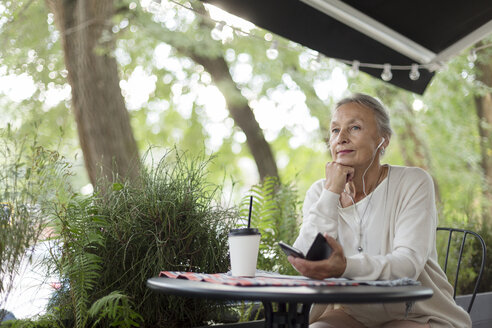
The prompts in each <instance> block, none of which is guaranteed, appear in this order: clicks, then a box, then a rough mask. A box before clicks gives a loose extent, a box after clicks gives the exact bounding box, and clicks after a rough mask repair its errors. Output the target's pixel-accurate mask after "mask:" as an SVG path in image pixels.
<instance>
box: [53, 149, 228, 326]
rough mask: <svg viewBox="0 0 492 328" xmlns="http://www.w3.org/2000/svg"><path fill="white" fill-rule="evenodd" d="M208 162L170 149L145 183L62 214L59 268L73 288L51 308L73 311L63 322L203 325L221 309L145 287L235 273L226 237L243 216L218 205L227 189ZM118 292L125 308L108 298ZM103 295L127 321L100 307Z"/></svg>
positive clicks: (119, 187)
mask: <svg viewBox="0 0 492 328" xmlns="http://www.w3.org/2000/svg"><path fill="white" fill-rule="evenodd" d="M209 161H210V159H204V158H202V157H193V158H191V157H189V156H186V155H185V154H183V153H180V152H178V151H176V150H175V151H170V152H168V153H167V154H166V155H165V156H163V157H162V159H160V160H159V161H157V163H155V164H154V163H152V164H151V165H150V167H149V168H143V170H142V172H141V179H140V181H139V182H138V183H136V184H131V183H129V182H121V183H114V184H113V185H112V188H109V189H106V188H105V193H104V195H100V196H98V197H94V198H88V199H85V200H78V201H77V202H75V203H74V204H73V206H72V207H67V210H65V211H60V212H59V213H60V214H61V215H59V218H60V220H59V231H60V234H61V236H62V240H61V244H60V249H61V253H62V256H61V260H60V261H59V266H60V268H61V272H62V273H63V274H64V278H66V281H67V282H66V285H67V288H61V289H60V291H59V293H58V294H57V295H56V298H55V300H56V302H54V304H52V306H53V308H60V307H61V308H63V307H65V308H67V309H68V311H62V313H63V315H65V316H66V318H64V319H67V318H68V319H70V320H72V321H74V322H75V323H77V325H76V326H80V327H83V326H84V325H85V324H86V323H88V322H93V321H94V320H97V321H98V325H99V326H102V327H105V326H109V325H110V324H113V325H115V322H118V320H119V321H121V320H123V321H125V320H127V321H126V323H127V324H128V325H127V326H131V325H130V324H131V321H134V323H135V324H133V325H134V326H136V325H140V324H142V325H143V326H145V327H157V326H160V327H183V326H193V325H201V324H203V322H204V321H206V320H209V319H210V318H211V316H213V315H214V313H215V312H217V311H218V310H220V308H221V306H220V304H218V303H217V302H211V301H206V300H201V299H185V298H182V297H173V296H166V295H163V294H158V293H155V292H152V291H151V290H149V289H148V288H147V287H146V281H147V279H149V278H150V277H153V276H157V275H158V274H159V272H160V271H161V270H171V271H194V272H225V271H227V270H228V266H229V259H228V244H227V235H228V231H229V229H230V228H231V226H232V225H233V224H235V222H236V218H237V212H236V211H234V210H231V209H224V208H222V207H221V206H220V205H218V203H217V202H216V200H217V199H218V197H217V196H219V192H220V189H219V188H218V187H217V186H214V185H212V184H209V183H207V181H206V175H207V174H206V168H207V165H208V163H209ZM64 263H66V264H67V265H68V266H65V265H64ZM60 264H61V265H60ZM114 291H119V292H118V293H117V295H119V296H118V299H119V300H120V301H121V302H119V303H118V302H115V300H116V299H115V297H116V296H114V294H113V297H109V298H108V296H107V295H111V294H110V293H111V292H114ZM104 297H106V301H107V302H106V303H107V305H112V306H113V307H119V309H117V310H124V311H123V312H125V313H127V314H128V315H127V316H126V317H125V318H126V319H125V318H123V319H122V318H121V317H117V316H113V317H111V316H109V314H110V313H111V311H109V312H108V311H105V310H104V304H101V301H99V303H94V302H96V301H97V300H101V299H104ZM109 301H111V302H109ZM108 302H109V303H108ZM91 304H93V305H92V309H93V311H90V310H89V306H90V305H91ZM96 304H97V306H96ZM121 307H124V308H121ZM95 308H98V309H99V311H96V309H95ZM90 313H93V314H94V317H93V318H92V317H90V316H89V314H90ZM140 316H141V318H143V322H142V321H140V320H139V318H140ZM116 325H117V324H116ZM119 326H121V325H119Z"/></svg>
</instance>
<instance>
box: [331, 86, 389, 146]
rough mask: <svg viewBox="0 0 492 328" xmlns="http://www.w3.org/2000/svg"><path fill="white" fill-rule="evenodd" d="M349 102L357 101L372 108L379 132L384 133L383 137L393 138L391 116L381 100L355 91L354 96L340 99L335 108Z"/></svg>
mask: <svg viewBox="0 0 492 328" xmlns="http://www.w3.org/2000/svg"><path fill="white" fill-rule="evenodd" d="M349 103H357V104H359V105H362V106H364V107H367V108H369V109H372V111H373V112H374V116H375V117H376V123H377V125H378V129H379V132H380V133H381V134H382V135H383V137H384V136H386V137H387V138H388V139H389V138H391V135H392V134H393V130H392V129H391V124H390V117H389V114H388V111H387V110H386V108H385V107H384V105H383V104H382V103H381V102H380V101H379V100H377V99H376V98H374V97H371V96H369V95H365V94H363V93H355V94H353V95H352V96H349V97H345V98H343V99H341V100H340V101H338V102H337V104H336V106H335V110H337V109H338V108H339V107H340V106H342V105H345V104H349Z"/></svg>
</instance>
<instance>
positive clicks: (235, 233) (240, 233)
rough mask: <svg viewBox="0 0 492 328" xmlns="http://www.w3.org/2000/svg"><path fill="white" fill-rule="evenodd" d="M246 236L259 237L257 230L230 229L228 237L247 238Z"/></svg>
mask: <svg viewBox="0 0 492 328" xmlns="http://www.w3.org/2000/svg"><path fill="white" fill-rule="evenodd" d="M248 235H261V234H260V232H259V231H258V228H239V229H231V231H230V232H229V236H248Z"/></svg>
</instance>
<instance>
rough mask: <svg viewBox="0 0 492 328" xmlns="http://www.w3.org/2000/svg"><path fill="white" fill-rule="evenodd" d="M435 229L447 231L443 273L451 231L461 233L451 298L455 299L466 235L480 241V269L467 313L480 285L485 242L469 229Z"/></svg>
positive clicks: (449, 245) (446, 266) (445, 269)
mask: <svg viewBox="0 0 492 328" xmlns="http://www.w3.org/2000/svg"><path fill="white" fill-rule="evenodd" d="M437 231H447V233H448V243H447V247H446V255H445V259H444V268H443V270H444V272H445V273H447V268H448V258H449V255H450V248H451V240H452V237H453V233H460V234H462V237H461V242H460V249H459V255H458V261H457V265H456V273H455V277H454V284H453V289H454V292H453V299H456V288H457V285H458V278H459V273H460V267H461V260H462V258H463V251H464V248H465V242H466V237H467V236H468V235H471V236H473V237H474V238H476V239H477V240H478V241H479V242H480V245H481V247H482V260H481V265H480V270H479V272H478V275H477V278H476V282H475V287H474V288H473V293H472V296H471V300H470V303H469V305H468V310H467V311H468V313H470V311H471V309H472V306H473V302H474V301H475V296H476V294H477V291H478V286H479V285H480V280H481V279H482V274H483V270H484V268H485V259H486V258H487V248H486V247H485V242H484V241H483V239H482V237H481V236H480V235H479V234H477V233H476V232H473V231H471V230H466V229H456V228H446V227H437Z"/></svg>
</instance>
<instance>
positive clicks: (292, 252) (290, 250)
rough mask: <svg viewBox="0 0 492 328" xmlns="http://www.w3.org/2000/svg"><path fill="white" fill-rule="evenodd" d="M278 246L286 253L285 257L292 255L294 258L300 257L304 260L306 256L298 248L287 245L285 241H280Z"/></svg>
mask: <svg viewBox="0 0 492 328" xmlns="http://www.w3.org/2000/svg"><path fill="white" fill-rule="evenodd" d="M278 245H279V246H280V248H281V249H282V250H283V251H284V253H285V255H287V256H289V255H292V256H294V257H300V258H301V259H303V258H304V254H302V252H301V251H300V250H298V249H297V248H295V247H292V246H290V245H287V244H286V243H284V242H283V241H279V242H278Z"/></svg>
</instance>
